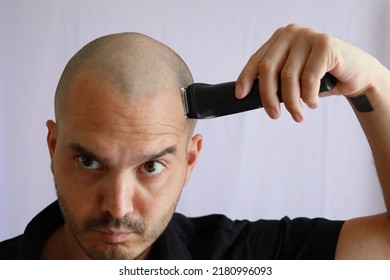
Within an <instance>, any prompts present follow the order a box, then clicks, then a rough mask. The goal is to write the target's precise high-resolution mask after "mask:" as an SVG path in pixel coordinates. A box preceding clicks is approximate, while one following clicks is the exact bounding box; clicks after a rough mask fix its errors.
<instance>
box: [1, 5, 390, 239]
mask: <svg viewBox="0 0 390 280" xmlns="http://www.w3.org/2000/svg"><path fill="white" fill-rule="evenodd" d="M389 19H390V1H386V0H374V1H373V0H327V1H322V0H320V1H315V0H294V1H282V0H268V1H267V0H236V1H229V0H187V1H183V0H177V1H175V0H164V1H160V0H149V1H148V0H135V1H124V0H122V1H120V0H113V1H106V0H75V1H72V0H62V1H61V0H46V1H45V0H35V1H21V0H1V1H0V240H2V239H5V238H10V237H12V236H15V235H17V234H20V233H22V232H23V230H24V228H25V226H26V224H27V223H28V221H29V220H30V219H31V218H32V217H34V216H35V215H36V214H37V213H38V212H39V211H40V210H42V209H43V208H44V207H45V206H46V205H48V204H49V203H50V202H52V201H53V200H55V191H54V186H53V179H52V175H51V172H50V169H49V165H50V159H49V154H48V151H47V147H46V134H47V130H46V127H45V122H46V120H48V119H53V117H54V112H53V97H54V91H55V88H56V85H57V82H58V79H59V76H60V74H61V72H62V70H63V68H64V66H65V64H66V62H67V61H68V60H69V59H70V57H71V56H72V55H73V54H74V53H75V52H76V51H78V50H79V49H80V48H81V47H82V46H83V45H85V44H86V43H88V42H89V41H91V40H93V39H95V38H97V37H100V36H103V35H106V34H110V33H117V32H124V31H136V32H141V33H145V34H147V35H149V36H151V37H153V38H155V39H157V40H160V41H161V42H163V43H165V44H167V45H168V46H170V47H171V48H173V49H174V50H175V51H177V52H178V53H179V54H180V55H181V56H182V57H183V59H184V60H185V61H186V62H187V63H188V65H189V67H190V69H191V70H192V72H193V75H194V78H195V81H196V82H205V83H219V82H225V81H232V80H235V79H236V78H237V76H238V74H239V73H240V71H241V69H242V67H243V66H244V65H245V63H246V61H247V60H248V58H249V57H250V55H251V54H252V53H253V52H255V51H256V50H257V49H258V48H259V47H260V46H261V44H263V43H264V42H265V41H266V40H267V39H268V38H269V37H270V36H271V35H272V33H273V32H274V31H275V30H276V29H277V28H279V27H281V26H284V25H287V24H289V23H299V24H302V25H305V26H310V27H313V28H316V29H318V30H320V31H322V32H326V33H331V34H334V35H336V36H338V37H341V38H343V39H345V40H347V41H350V42H352V43H354V44H356V45H358V46H359V47H361V48H362V49H364V50H366V51H367V52H369V53H371V54H373V55H374V56H376V57H377V58H378V59H379V60H380V61H382V63H383V64H385V65H386V66H387V67H389V65H390V52H389V49H390V39H389V38H390V37H389V28H390V20H389ZM357 59H358V58H357ZM306 114H307V118H306V121H305V122H304V123H303V124H297V123H295V122H294V121H293V120H292V118H291V117H290V116H289V115H288V114H287V113H286V111H285V110H283V114H282V117H281V118H280V119H279V120H278V121H273V120H270V119H269V118H268V117H267V116H266V114H265V112H264V111H263V110H256V111H252V112H248V113H243V114H239V115H234V116H229V117H224V118H219V119H213V120H205V121H199V122H198V126H197V129H196V132H197V133H201V134H203V136H204V139H205V140H204V148H203V151H202V154H201V156H200V159H199V162H198V166H197V167H196V170H195V172H194V174H193V176H192V178H191V180H190V182H189V183H188V184H187V186H186V188H185V189H184V191H183V194H182V197H181V200H180V203H179V206H178V209H177V210H178V212H182V213H184V214H187V215H189V216H198V215H205V214H210V213H223V214H226V215H227V216H229V217H231V218H233V219H236V218H238V219H249V220H255V219H260V218H267V219H280V218H281V217H283V216H286V215H287V216H290V217H292V218H293V217H297V216H306V217H317V216H321V217H326V218H330V219H348V218H351V217H355V216H361V215H368V214H373V213H378V212H381V211H384V210H385V207H384V202H383V198H382V196H381V189H380V185H379V183H378V179H377V175H376V171H375V167H374V163H373V159H372V156H371V152H370V149H369V146H368V144H367V142H366V139H365V136H364V134H363V133H362V131H361V129H360V126H359V124H358V122H357V120H356V118H355V115H354V113H353V111H352V109H351V108H350V106H349V104H348V102H347V101H346V100H345V98H344V97H328V98H325V99H322V100H321V104H320V108H319V109H317V110H314V111H312V110H310V109H306Z"/></svg>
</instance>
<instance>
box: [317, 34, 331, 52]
mask: <svg viewBox="0 0 390 280" xmlns="http://www.w3.org/2000/svg"><path fill="white" fill-rule="evenodd" d="M333 44H334V39H333V37H332V36H331V35H329V34H325V33H319V34H316V36H315V37H314V39H313V45H314V46H315V47H317V48H320V49H327V48H330V47H331V46H332V45H333Z"/></svg>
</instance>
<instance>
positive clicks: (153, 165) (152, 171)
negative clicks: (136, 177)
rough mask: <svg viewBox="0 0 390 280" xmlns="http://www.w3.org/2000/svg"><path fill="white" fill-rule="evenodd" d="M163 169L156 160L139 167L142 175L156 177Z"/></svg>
mask: <svg viewBox="0 0 390 280" xmlns="http://www.w3.org/2000/svg"><path fill="white" fill-rule="evenodd" d="M164 169H165V166H164V165H163V164H162V163H161V162H159V161H156V160H152V161H148V162H145V163H144V164H142V165H141V167H140V170H141V172H142V173H144V174H146V175H149V176H150V175H158V174H160V173H161V172H163V171H164Z"/></svg>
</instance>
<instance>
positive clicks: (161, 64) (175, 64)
mask: <svg viewBox="0 0 390 280" xmlns="http://www.w3.org/2000/svg"><path fill="white" fill-rule="evenodd" d="M84 73H88V74H90V75H91V74H92V75H93V76H94V77H97V78H98V79H100V80H102V81H105V82H106V83H109V84H110V86H114V87H115V88H116V89H117V91H116V92H117V93H119V94H120V95H121V96H123V97H124V98H125V99H127V100H129V101H131V100H134V99H135V98H139V97H147V98H153V97H154V96H155V95H156V94H164V89H165V88H168V87H170V88H172V87H176V88H177V94H178V95H180V88H181V87H187V86H188V85H190V84H192V83H193V79H192V75H191V72H190V70H189V69H188V67H187V65H186V64H185V62H184V61H183V60H182V59H181V58H180V56H179V55H178V54H177V53H175V52H174V51H173V50H172V49H170V48H169V47H167V46H166V45H164V44H162V43H160V42H158V41H156V40H154V39H152V38H150V37H148V36H146V35H142V34H139V33H119V34H112V35H108V36H104V37H100V38H98V39H96V40H94V41H92V42H90V43H89V44H87V45H86V46H84V47H83V48H82V49H80V50H79V51H78V52H77V53H76V54H75V55H74V56H73V57H72V58H71V60H70V61H69V62H68V64H67V65H66V67H65V69H64V71H63V73H62V76H61V78H60V81H59V83H58V86H57V90H56V94H55V117H56V122H57V124H59V125H60V123H61V120H62V119H63V117H64V116H65V115H66V112H67V98H68V96H69V91H70V90H71V87H72V86H73V85H74V82H75V80H76V78H78V77H79V76H80V75H82V74H84ZM117 93H116V94H117ZM113 94H114V93H113ZM173 109H174V108H173ZM187 125H188V130H189V134H190V135H192V133H193V130H194V127H195V121H194V120H187Z"/></svg>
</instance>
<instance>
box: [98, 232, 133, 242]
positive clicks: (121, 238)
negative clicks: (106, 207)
mask: <svg viewBox="0 0 390 280" xmlns="http://www.w3.org/2000/svg"><path fill="white" fill-rule="evenodd" d="M96 232H97V233H98V234H99V235H100V237H101V239H102V240H103V242H105V243H110V244H117V243H123V242H126V241H127V240H128V239H129V237H130V235H131V234H132V233H133V232H131V231H124V230H110V229H97V230H96Z"/></svg>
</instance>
